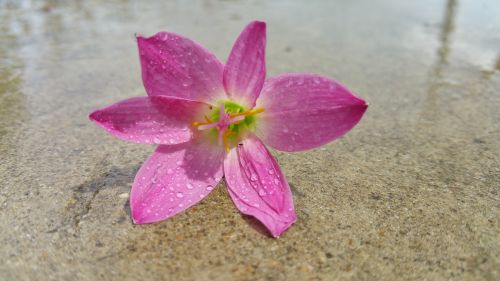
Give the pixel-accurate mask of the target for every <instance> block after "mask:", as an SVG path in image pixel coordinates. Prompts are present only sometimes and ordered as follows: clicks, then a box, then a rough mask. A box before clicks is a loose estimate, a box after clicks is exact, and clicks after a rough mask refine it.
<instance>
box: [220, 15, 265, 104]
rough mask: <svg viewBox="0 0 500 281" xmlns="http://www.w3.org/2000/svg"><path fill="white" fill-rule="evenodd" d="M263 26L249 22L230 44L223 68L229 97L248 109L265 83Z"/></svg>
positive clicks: (255, 22)
mask: <svg viewBox="0 0 500 281" xmlns="http://www.w3.org/2000/svg"><path fill="white" fill-rule="evenodd" d="M265 53H266V23H264V22H259V21H253V22H251V23H249V24H248V25H247V26H246V27H245V29H244V30H243V31H242V32H241V34H240V36H239V37H238V39H237V40H236V42H235V43H234V46H233V49H232V50H231V54H230V55H229V58H228V59H227V64H226V66H225V68H224V87H225V88H226V92H227V94H228V96H229V97H231V98H232V99H233V100H236V101H238V102H240V103H242V104H244V105H246V106H248V107H249V108H252V107H253V106H254V105H255V100H256V99H257V97H258V96H259V93H260V90H261V89H262V85H263V84H264V80H265V79H266V57H265V56H266V54H265Z"/></svg>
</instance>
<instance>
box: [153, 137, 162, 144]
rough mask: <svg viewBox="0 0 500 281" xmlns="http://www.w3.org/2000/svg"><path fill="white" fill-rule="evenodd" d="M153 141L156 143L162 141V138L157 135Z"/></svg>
mask: <svg viewBox="0 0 500 281" xmlns="http://www.w3.org/2000/svg"><path fill="white" fill-rule="evenodd" d="M153 142H154V143H155V144H159V143H160V142H161V140H160V139H159V138H157V137H155V138H153Z"/></svg>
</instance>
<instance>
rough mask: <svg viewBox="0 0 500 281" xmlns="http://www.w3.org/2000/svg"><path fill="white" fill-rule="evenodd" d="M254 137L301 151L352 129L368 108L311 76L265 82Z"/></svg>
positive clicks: (341, 88)
mask: <svg viewBox="0 0 500 281" xmlns="http://www.w3.org/2000/svg"><path fill="white" fill-rule="evenodd" d="M258 106H259V107H261V106H262V107H264V109H265V111H264V112H263V113H261V114H259V123H258V128H257V135H258V136H259V137H260V138H261V139H262V140H263V141H264V142H265V143H266V144H267V145H270V146H272V147H274V148H276V149H278V150H283V151H300V150H306V149H311V148H315V147H318V146H320V145H323V144H326V143H328V142H331V141H333V140H334V139H336V138H338V137H340V136H342V135H343V134H345V133H347V132H348V131H349V130H350V129H352V128H353V127H354V126H355V125H356V124H357V123H358V122H359V120H360V119H361V117H362V116H363V114H364V112H365V111H366V108H367V107H368V105H367V104H366V103H365V101H364V100H362V99H360V98H358V97H356V96H354V95H352V94H351V92H349V90H347V89H346V88H345V87H344V86H342V85H340V84H339V83H337V82H335V81H333V80H330V79H328V78H325V77H322V76H319V75H314V74H284V75H281V76H277V77H273V78H270V79H269V80H267V81H266V82H265V84H264V87H263V89H262V93H261V95H260V98H259V100H258Z"/></svg>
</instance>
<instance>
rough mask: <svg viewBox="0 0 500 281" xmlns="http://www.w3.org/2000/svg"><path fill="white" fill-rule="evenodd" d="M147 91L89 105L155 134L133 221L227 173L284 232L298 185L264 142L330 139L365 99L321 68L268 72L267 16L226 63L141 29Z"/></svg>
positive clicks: (171, 211)
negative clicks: (292, 183)
mask: <svg viewBox="0 0 500 281" xmlns="http://www.w3.org/2000/svg"><path fill="white" fill-rule="evenodd" d="M137 42H138V45H139V52H140V61H141V66H142V79H143V82H144V86H145V88H146V91H147V93H148V96H147V97H135V98H130V99H127V100H124V101H121V102H118V103H116V104H113V105H111V106H109V107H106V108H103V109H99V110H97V111H95V112H93V113H92V114H90V119H91V120H92V121H94V122H96V123H97V124H98V125H99V126H101V127H102V128H104V129H105V130H107V131H108V132H109V133H111V134H112V135H114V136H116V137H118V138H120V139H123V140H127V141H131V142H135V143H143V144H157V145H158V147H157V149H156V151H155V152H154V153H153V155H151V156H150V157H149V159H148V160H146V162H145V163H144V164H143V165H142V167H141V169H140V170H139V172H138V173H137V175H136V177H135V180H134V184H133V186H132V191H131V195H130V208H131V212H132V219H133V221H134V222H135V223H138V224H143V223H153V222H157V221H161V220H165V219H167V218H170V217H172V216H174V215H176V214H178V213H180V212H182V211H184V210H186V209H187V208H189V207H191V206H193V205H194V204H196V203H197V202H199V201H200V200H202V199H203V198H204V197H205V196H207V195H208V194H209V193H210V192H211V191H212V190H213V188H214V187H215V186H216V185H217V183H218V182H219V181H220V180H221V179H222V177H223V176H225V179H226V183H227V186H228V190H229V194H230V196H231V198H232V199H233V202H234V204H235V205H236V207H237V208H238V209H239V210H240V211H241V212H242V213H244V214H246V215H250V216H253V217H255V218H257V219H258V220H259V221H261V222H262V223H263V224H264V225H265V226H266V227H267V229H269V231H270V232H271V234H272V235H273V236H275V237H277V236H279V235H280V234H281V233H283V232H284V231H285V230H286V229H288V228H289V227H290V225H292V224H293V223H294V222H295V221H296V218H297V217H296V215H295V211H294V206H293V200H292V193H291V192H290V187H289V185H288V183H287V181H286V179H285V176H284V175H283V173H282V172H281V169H280V167H279V166H278V164H277V162H276V160H275V159H274V158H273V156H272V155H271V153H269V151H268V150H267V148H266V147H265V145H264V143H265V144H267V145H269V146H271V147H273V148H275V149H277V150H282V151H301V150H306V149H311V148H315V147H318V146H320V145H323V144H326V143H328V142H330V141H332V140H334V139H336V138H338V137H340V136H342V135H343V134H345V133H346V132H347V131H349V130H350V129H351V128H352V127H354V125H356V124H357V123H358V122H359V120H360V119H361V117H362V116H363V113H364V112H365V110H366V108H367V104H366V103H365V101H363V100H362V99H360V98H358V97H356V96H354V95H352V94H351V93H350V92H349V90H347V89H346V88H345V87H344V86H342V85H340V84H339V83H337V82H335V81H333V80H330V79H328V78H326V77H323V76H320V75H315V74H283V75H280V76H276V77H272V78H269V79H267V80H266V79H265V78H266V64H265V45H266V24H265V23H264V22H258V21H254V22H251V23H250V24H248V25H247V26H246V27H245V29H244V30H243V32H242V33H241V34H240V36H239V37H238V39H237V40H236V42H235V44H234V46H233V49H232V51H231V54H230V55H229V58H228V60H227V63H226V65H223V64H222V63H221V62H220V61H219V60H218V59H217V58H216V57H215V56H214V55H213V54H212V53H210V52H209V51H208V50H206V49H205V48H203V47H202V46H200V45H198V44H197V43H195V42H193V41H191V40H190V39H187V38H185V37H183V36H180V35H177V34H174V33H169V32H160V33H157V34H156V35H154V36H152V37H149V38H144V37H141V36H139V37H138V38H137Z"/></svg>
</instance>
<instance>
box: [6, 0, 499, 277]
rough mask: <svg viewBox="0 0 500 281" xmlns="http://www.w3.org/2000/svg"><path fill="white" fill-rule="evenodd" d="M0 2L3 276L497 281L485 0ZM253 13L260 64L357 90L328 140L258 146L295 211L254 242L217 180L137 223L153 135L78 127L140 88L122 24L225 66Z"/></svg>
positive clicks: (493, 112) (130, 38)
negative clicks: (162, 215)
mask: <svg viewBox="0 0 500 281" xmlns="http://www.w3.org/2000/svg"><path fill="white" fill-rule="evenodd" d="M311 2H312V3H307V4H304V3H306V2H299V1H272V2H271V1H249V2H244V1H210V0H206V1H189V2H188V1H182V2H181V1H152V2H140V3H139V2H138V1H137V2H135V1H109V2H108V1H73V2H70V1H32V2H31V1H1V2H0V31H1V34H2V39H1V43H0V155H1V161H0V182H1V185H0V229H1V232H0V256H1V257H2V258H1V260H2V262H1V263H0V279H1V280H344V279H348V280H401V279H408V280H499V279H500V276H499V274H500V273H499V270H500V237H499V231H500V228H499V220H500V219H499V217H500V197H499V191H500V125H499V123H500V114H499V108H500V17H498V15H499V14H500V5H499V4H498V2H497V1H494V0H492V1H460V0H455V1H454V0H447V1H431V0H427V1H396V0H384V1H377V2H376V3H375V2H373V1H311ZM252 19H263V20H266V21H267V23H268V48H267V52H268V53H267V67H268V73H269V75H275V74H279V73H283V72H299V71H300V72H314V73H321V74H324V75H327V76H330V77H334V78H335V79H337V80H339V81H341V82H342V83H343V84H345V85H347V86H348V87H349V88H351V89H352V90H353V91H354V92H356V93H357V94H358V95H360V96H362V97H363V98H365V99H366V100H367V101H368V102H369V103H370V108H369V109H368V112H367V113H366V115H365V117H364V119H363V120H362V121H361V123H360V124H359V125H358V126H357V127H356V128H355V129H354V130H353V131H352V132H350V133H349V134H347V135H346V136H345V137H343V138H342V139H340V140H338V141H336V142H333V143H331V144H329V145H327V146H324V147H322V148H319V149H315V150H311V151H308V152H303V153H294V154H287V153H280V152H275V153H274V154H275V155H276V156H277V159H278V161H279V163H280V164H281V166H282V168H283V171H284V173H285V175H286V176H287V178H288V180H289V182H290V183H291V185H292V187H293V191H294V198H295V204H296V209H297V214H298V221H297V223H296V224H295V225H294V226H293V227H292V228H291V229H290V230H288V231H287V232H286V233H285V234H284V235H283V236H282V237H281V238H279V239H273V238H270V237H268V236H267V235H266V234H265V232H263V229H262V228H261V227H260V225H259V224H258V223H256V222H255V221H253V220H250V219H248V218H243V217H242V216H241V215H240V214H239V213H238V211H237V210H236V208H235V207H234V206H233V204H232V202H231V200H230V199H229V196H228V194H227V192H226V191H225V186H224V185H223V184H220V185H219V186H218V188H217V190H216V191H214V192H213V193H212V194H211V195H210V196H208V197H207V198H206V199H205V200H203V201H202V203H200V204H199V205H197V206H195V207H193V208H191V209H190V210H188V211H187V212H185V213H183V214H180V215H178V216H176V217H175V218H172V219H170V220H168V221H164V222H162V223H158V224H154V225H141V226H136V225H133V224H132V223H131V220H130V218H129V206H128V203H127V201H128V192H129V190H130V186H131V183H132V181H133V177H134V175H135V172H136V171H137V170H138V168H139V167H140V165H141V163H142V162H143V161H144V160H145V159H146V157H147V156H148V155H149V154H150V153H151V152H152V150H153V148H154V147H152V146H147V145H137V144H131V143H126V142H123V141H120V140H117V139H114V138H113V137H111V136H109V135H107V134H106V133H105V132H104V131H103V130H101V129H99V128H98V127H97V126H95V125H94V124H91V123H90V122H89V121H88V119H87V115H88V113H89V112H91V111H92V110H94V109H96V108H99V107H102V106H104V105H108V104H111V103H113V102H116V101H119V100H122V99H125V98H128V97H132V96H139V95H144V94H145V92H144V89H143V86H142V82H141V79H140V69H139V62H138V54H137V49H136V44H135V41H134V33H140V34H143V35H152V34H154V33H156V32H157V31H162V30H168V31H174V32H177V33H181V34H184V35H186V36H188V37H190V38H193V39H194V40H196V41H198V42H200V43H201V44H203V45H204V46H206V47H207V48H208V49H210V50H212V51H213V52H214V53H215V54H216V55H217V56H218V57H219V58H220V59H221V60H225V59H226V57H227V54H228V52H229V50H230V47H231V45H232V42H233V40H234V39H235V37H236V36H237V35H238V33H239V31H240V30H241V28H242V27H243V26H244V25H245V24H246V23H247V22H248V21H250V20H252Z"/></svg>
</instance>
